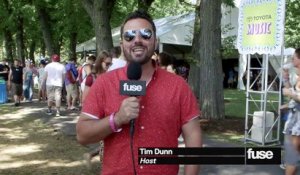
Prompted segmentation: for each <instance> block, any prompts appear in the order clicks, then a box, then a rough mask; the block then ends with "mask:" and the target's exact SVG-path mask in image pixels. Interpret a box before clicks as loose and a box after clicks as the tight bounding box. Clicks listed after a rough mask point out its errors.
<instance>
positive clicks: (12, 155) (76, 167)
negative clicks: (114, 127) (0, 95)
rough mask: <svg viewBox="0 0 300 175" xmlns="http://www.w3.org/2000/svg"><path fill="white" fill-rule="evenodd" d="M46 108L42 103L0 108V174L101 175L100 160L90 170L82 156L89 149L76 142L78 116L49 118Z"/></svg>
mask: <svg viewBox="0 0 300 175" xmlns="http://www.w3.org/2000/svg"><path fill="white" fill-rule="evenodd" d="M45 107H46V104H45V103H39V102H33V103H25V104H22V105H21V106H20V107H14V106H12V104H2V105H0V174H1V175H3V174H7V175H8V174H9V175H11V174H39V175H40V174H43V175H44V174H45V175H48V174H49V175H50V174H51V175H53V174H63V175H65V174H67V175H69V174H70V175H89V174H98V173H99V161H98V160H97V159H94V160H93V166H92V167H93V168H92V170H88V169H87V168H86V166H85V164H84V161H83V157H82V155H83V154H84V153H85V152H87V151H88V148H86V147H82V146H81V145H79V144H78V143H77V142H76V138H75V127H74V126H75V124H76V121H77V117H78V114H77V113H76V112H73V113H71V112H67V111H62V116H61V117H54V116H48V115H46V114H45V110H46V108H45Z"/></svg>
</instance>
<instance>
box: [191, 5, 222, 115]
mask: <svg viewBox="0 0 300 175" xmlns="http://www.w3.org/2000/svg"><path fill="white" fill-rule="evenodd" d="M198 4H200V6H198V7H197V8H196V20H195V26H194V39H193V49H192V50H193V51H192V52H193V53H192V54H193V57H194V59H196V62H197V64H195V65H194V66H192V70H191V74H190V82H191V86H192V88H193V89H194V91H195V93H196V95H197V96H198V97H199V101H200V105H201V111H202V117H204V118H209V119H222V118H224V94H223V83H222V82H223V76H222V58H221V0H214V1H211V0H201V2H200V0H198ZM199 24H200V26H199Z"/></svg>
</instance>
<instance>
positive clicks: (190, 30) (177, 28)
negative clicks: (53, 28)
mask: <svg viewBox="0 0 300 175" xmlns="http://www.w3.org/2000/svg"><path fill="white" fill-rule="evenodd" d="M222 13H223V15H222V20H221V21H222V27H225V26H227V25H228V24H230V25H231V27H233V30H229V31H227V33H226V34H224V33H222V37H227V36H232V35H236V34H237V26H238V23H237V22H238V20H237V19H238V8H231V7H227V6H222ZM194 22H195V13H188V14H183V15H177V16H169V17H165V18H160V19H156V20H154V23H155V26H156V28H157V31H156V36H157V37H158V38H159V44H160V50H162V49H163V48H162V47H163V46H165V45H172V46H174V47H176V49H177V50H182V52H186V48H191V46H192V39H193V34H194ZM112 38H113V45H114V47H116V46H119V42H120V27H117V28H114V29H113V30H112ZM91 50H96V38H95V37H94V38H92V39H90V40H88V41H86V42H84V43H81V44H79V45H77V47H76V52H83V51H91ZM163 50H165V49H163ZM188 51H190V50H188ZM173 52H174V51H173V50H172V53H173ZM173 54H174V53H173Z"/></svg>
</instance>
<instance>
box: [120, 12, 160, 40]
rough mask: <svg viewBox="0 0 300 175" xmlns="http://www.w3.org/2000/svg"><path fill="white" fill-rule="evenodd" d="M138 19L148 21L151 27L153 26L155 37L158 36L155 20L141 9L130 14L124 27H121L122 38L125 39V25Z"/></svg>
mask: <svg viewBox="0 0 300 175" xmlns="http://www.w3.org/2000/svg"><path fill="white" fill-rule="evenodd" d="M138 18H141V19H144V20H146V21H148V22H149V23H150V24H151V26H152V29H153V33H154V36H156V27H155V24H154V22H153V19H152V17H151V16H150V15H149V14H148V13H147V12H146V11H145V10H142V9H139V10H136V11H134V12H132V13H130V14H129V15H128V16H127V17H126V18H125V20H124V22H123V24H122V26H121V30H120V35H121V38H123V32H124V25H125V24H126V23H127V22H128V21H129V20H132V19H138Z"/></svg>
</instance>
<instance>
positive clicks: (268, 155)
mask: <svg viewBox="0 0 300 175" xmlns="http://www.w3.org/2000/svg"><path fill="white" fill-rule="evenodd" d="M273 156H274V154H273V152H272V151H270V150H268V151H264V150H253V149H252V148H249V149H248V150H247V158H248V159H260V160H264V159H273Z"/></svg>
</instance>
